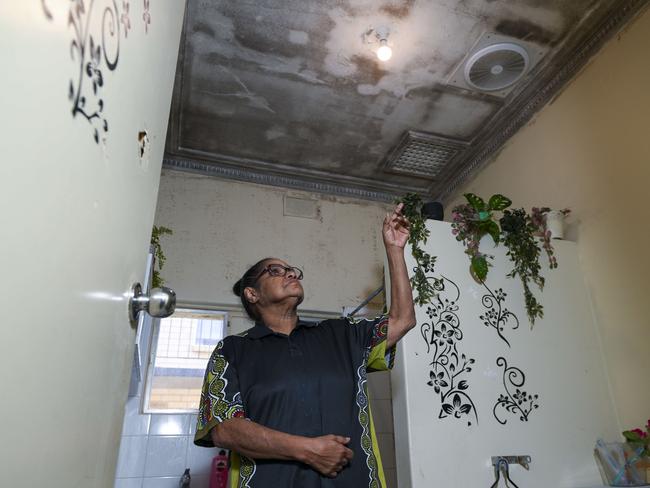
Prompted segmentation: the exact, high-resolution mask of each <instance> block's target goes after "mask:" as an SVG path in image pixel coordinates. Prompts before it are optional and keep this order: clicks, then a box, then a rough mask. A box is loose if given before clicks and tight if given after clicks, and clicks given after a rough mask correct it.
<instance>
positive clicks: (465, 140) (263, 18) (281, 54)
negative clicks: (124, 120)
mask: <svg viewBox="0 0 650 488" xmlns="http://www.w3.org/2000/svg"><path fill="white" fill-rule="evenodd" d="M647 3H648V1H647V0H628V1H620V0H570V1H567V0H383V1H382V0H285V1H279V0H278V1H270V0H266V1H254V2H253V1H245V0H231V1H216V0H188V3H187V10H186V17H185V25H184V34H183V38H182V41H181V49H180V55H179V61H178V69H177V73H176V84H175V88H174V98H173V102H172V111H171V115H170V128H169V132H168V137H167V145H166V155H165V167H168V168H172V169H178V170H185V171H194V172H200V173H204V174H212V175H215V176H219V177H224V178H233V179H238V180H244V181H252V182H257V183H263V184H270V185H275V186H283V187H288V188H296V189H303V190H311V191H317V192H324V193H333V194H339V195H347V196H354V197H359V198H366V199H374V200H390V199H392V198H393V197H394V196H395V195H401V194H404V193H405V192H407V191H416V192H418V193H420V194H422V195H424V196H426V197H428V198H431V199H444V198H445V196H447V195H448V194H449V193H450V192H451V191H453V189H454V188H455V187H456V186H458V185H459V184H460V183H461V182H462V181H463V180H464V179H466V178H467V177H469V176H470V175H471V174H472V173H473V172H474V171H477V170H479V169H480V168H481V166H482V165H483V164H485V163H486V162H487V161H489V159H490V157H491V156H493V155H494V153H495V152H496V151H498V150H499V148H500V147H501V146H502V145H503V144H504V143H505V142H506V141H507V140H508V139H509V138H510V137H511V136H512V135H514V134H515V133H516V132H517V130H519V128H521V127H522V126H523V125H524V124H525V123H526V122H527V121H528V120H529V119H530V118H531V117H532V116H533V115H534V113H535V112H537V111H538V110H539V109H541V108H542V107H543V106H544V104H546V103H547V102H548V101H549V100H551V99H552V97H553V96H554V95H555V94H556V93H557V92H558V91H559V90H560V89H561V88H562V86H563V85H565V84H566V83H567V82H568V81H569V80H570V79H571V77H572V76H573V75H574V74H575V73H576V72H577V71H578V70H579V69H580V68H581V67H582V66H583V65H584V64H585V63H586V62H587V61H588V59H589V58H590V57H591V56H593V55H594V54H595V53H596V52H597V50H598V49H599V48H600V47H601V46H602V45H603V43H604V42H605V41H606V40H607V39H608V38H610V37H611V36H612V35H614V34H615V33H616V32H618V31H619V30H620V29H621V28H622V27H623V26H624V25H625V24H626V23H627V22H629V21H630V19H632V18H633V17H634V16H635V15H636V14H637V13H638V12H640V10H641V9H642V8H643V7H644V6H645V5H646V4H647ZM378 33H379V34H380V35H381V36H380V37H383V38H384V39H385V41H384V42H383V43H385V44H387V45H388V46H390V47H391V49H392V52H393V55H392V58H391V59H389V60H388V61H380V60H379V59H378V58H377V54H376V51H377V48H378V47H379V46H380V44H381V43H382V42H381V41H380V37H378V35H377V34H378ZM386 33H388V35H387V36H386ZM503 43H506V45H508V46H509V45H511V44H515V45H517V46H518V49H523V50H524V54H523V55H522V56H523V58H521V59H515V63H514V64H513V68H512V70H514V71H517V70H519V71H517V73H520V75H518V76H519V78H518V80H517V81H516V82H514V83H513V84H512V85H510V86H507V87H504V88H502V89H490V90H484V89H481V88H480V87H479V88H477V87H476V86H473V85H472V83H470V82H468V81H467V78H466V76H465V67H466V66H468V64H471V62H473V61H474V60H478V59H479V57H481V56H480V53H482V52H484V50H487V51H489V50H490V49H491V46H492V47H493V46H494V45H496V44H503ZM495 50H496V51H499V52H497V53H496V54H491V55H488V56H487V57H484V58H482V59H481V60H480V62H482V63H487V67H488V71H489V73H487V74H486V75H485V76H486V77H487V78H485V79H487V80H488V81H489V79H491V78H493V79H494V80H496V81H497V82H499V83H500V81H499V80H501V79H502V76H503V74H507V71H508V69H509V68H508V62H509V60H508V59H507V58H505V59H503V58H499V56H500V55H501V53H502V51H501V50H499V49H495ZM487 51H486V52H487ZM513 52H514V56H515V57H516V56H518V54H517V53H518V52H519V51H513ZM513 52H510V54H513ZM476 53H479V54H476ZM477 56H478V57H477ZM490 56H491V57H490ZM520 57H521V56H520ZM522 59H524V60H525V63H524V61H522ZM480 67H481V66H480V63H477V65H476V68H475V69H479V68H480ZM503 69H505V70H506V73H502V71H503ZM514 71H513V72H514ZM515 78H516V77H515ZM478 79H483V78H481V77H479V78H477V80H478ZM507 81H508V80H507V79H506V82H507ZM490 88H494V86H491V87H490Z"/></svg>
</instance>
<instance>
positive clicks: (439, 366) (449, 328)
mask: <svg viewBox="0 0 650 488" xmlns="http://www.w3.org/2000/svg"><path fill="white" fill-rule="evenodd" d="M435 287H436V291H437V292H438V295H437V297H436V298H434V299H433V301H431V302H430V304H429V306H428V307H427V309H426V313H427V316H428V317H429V322H424V323H423V324H422V325H421V326H420V333H421V334H422V338H423V339H424V342H425V344H426V346H427V354H431V353H433V359H432V361H431V362H430V363H429V365H430V366H431V369H430V371H429V381H428V382H427V384H428V385H429V386H431V387H433V390H434V392H435V393H436V395H438V396H439V398H440V412H439V414H438V418H440V419H442V418H446V417H453V418H455V419H460V418H463V417H466V418H467V425H472V419H474V420H475V421H476V423H477V424H478V412H477V411H476V407H475V405H474V402H473V401H472V399H471V398H470V396H469V394H468V391H467V390H468V388H469V384H468V382H467V380H466V379H464V378H463V376H466V374H467V373H469V372H470V371H472V364H474V359H472V358H468V357H467V356H466V355H465V354H462V353H459V351H458V346H459V343H460V341H462V339H463V332H462V330H461V328H460V318H459V316H458V313H457V312H458V299H459V298H460V289H459V288H458V286H457V285H456V283H454V282H453V281H451V280H450V279H448V278H445V277H443V278H442V279H436V280H435ZM450 292H451V298H450V297H449V295H450Z"/></svg>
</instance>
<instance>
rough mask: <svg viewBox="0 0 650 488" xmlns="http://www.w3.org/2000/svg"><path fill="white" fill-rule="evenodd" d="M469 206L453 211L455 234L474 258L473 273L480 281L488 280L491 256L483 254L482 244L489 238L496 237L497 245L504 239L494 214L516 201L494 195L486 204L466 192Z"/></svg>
mask: <svg viewBox="0 0 650 488" xmlns="http://www.w3.org/2000/svg"><path fill="white" fill-rule="evenodd" d="M465 199H466V200H467V203H466V204H462V205H458V206H456V207H454V209H453V210H452V229H453V230H452V232H453V234H454V236H456V240H457V241H461V242H462V243H463V244H464V245H465V248H466V249H465V253H466V254H467V255H468V256H469V258H470V271H471V273H472V275H473V276H474V277H475V278H476V279H477V280H479V281H485V278H486V277H487V274H488V267H489V265H490V264H489V262H488V258H490V259H491V258H492V256H489V255H487V254H484V253H482V252H480V250H479V243H480V241H481V238H482V237H483V236H485V235H489V236H490V237H492V240H493V241H494V244H498V243H499V240H500V239H501V230H500V229H499V224H498V223H497V221H496V220H495V217H494V212H499V211H503V210H505V209H506V208H508V207H509V206H510V205H511V204H512V202H511V201H510V199H509V198H506V197H504V196H503V195H500V194H496V195H492V197H490V199H489V200H488V202H487V203H486V202H485V200H483V199H482V198H481V197H479V196H477V195H474V194H473V193H466V194H465Z"/></svg>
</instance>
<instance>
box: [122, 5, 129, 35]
mask: <svg viewBox="0 0 650 488" xmlns="http://www.w3.org/2000/svg"><path fill="white" fill-rule="evenodd" d="M120 22H121V23H122V25H123V26H124V37H129V29H131V18H130V17H129V1H128V0H122V15H120Z"/></svg>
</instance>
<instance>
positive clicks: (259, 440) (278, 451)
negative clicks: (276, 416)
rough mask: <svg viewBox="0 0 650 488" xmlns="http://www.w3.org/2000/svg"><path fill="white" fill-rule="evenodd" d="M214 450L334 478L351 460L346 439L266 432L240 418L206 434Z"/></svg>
mask: <svg viewBox="0 0 650 488" xmlns="http://www.w3.org/2000/svg"><path fill="white" fill-rule="evenodd" d="M210 436H211V437H212V442H214V444H215V445H216V446H219V447H224V448H226V449H231V450H233V451H236V452H238V453H241V454H243V455H244V456H246V457H249V458H252V459H282V460H292V461H300V462H301V463H304V464H308V465H309V466H311V467H312V468H314V469H315V470H316V471H318V472H319V473H321V474H323V475H325V476H330V477H335V476H336V475H337V474H338V473H339V472H340V471H341V470H342V469H343V468H344V467H345V466H346V465H347V464H348V462H349V461H350V459H352V456H353V453H352V450H350V449H348V448H347V447H346V444H347V443H348V442H350V438H349V437H342V436H338V435H325V436H320V437H302V436H297V435H291V434H286V433H284V432H280V431H277V430H273V429H269V428H268V427H264V426H262V425H260V424H257V423H255V422H251V421H249V420H245V419H242V418H233V419H230V420H226V421H225V422H222V423H220V424H217V425H216V426H215V427H213V428H212V430H211V431H210Z"/></svg>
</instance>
